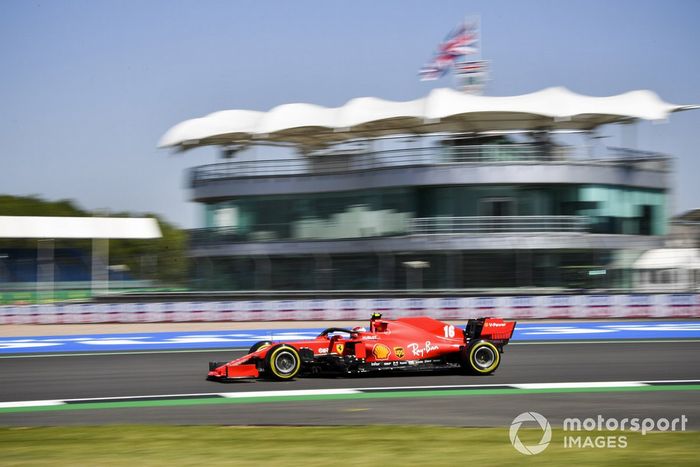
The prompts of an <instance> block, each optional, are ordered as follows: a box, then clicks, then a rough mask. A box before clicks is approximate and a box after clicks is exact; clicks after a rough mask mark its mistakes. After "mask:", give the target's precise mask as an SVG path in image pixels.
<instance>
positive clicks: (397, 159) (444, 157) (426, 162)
mask: <svg viewBox="0 0 700 467" xmlns="http://www.w3.org/2000/svg"><path fill="white" fill-rule="evenodd" d="M609 151H610V152H611V154H609V155H607V156H606V157H604V158H599V159H598V158H591V157H587V156H583V157H582V156H581V154H583V153H584V152H585V151H584V148H577V147H573V146H557V145H548V146H544V145H537V144H498V145H479V146H459V147H443V146H434V147H417V148H404V149H392V150H388V151H375V152H364V153H362V152H359V153H354V154H352V155H348V154H340V153H334V152H328V153H326V154H324V155H314V156H307V157H295V158H286V159H269V160H252V161H230V162H222V163H217V164H209V165H204V166H200V167H195V168H194V169H192V172H191V185H192V186H198V185H202V184H205V183H208V182H211V181H216V180H225V179H234V178H245V177H274V176H291V175H324V174H334V173H349V172H360V171H365V170H381V169H390V168H397V167H404V166H434V165H442V164H471V165H484V164H499V163H504V164H506V163H511V164H512V163H542V164H544V163H559V164H560V163H563V162H570V163H577V162H578V163H580V162H595V163H600V164H614V165H626V166H634V167H638V168H651V169H656V170H661V169H663V168H664V164H665V161H666V160H667V159H668V157H667V156H665V155H662V154H657V153H651V152H646V151H636V150H631V149H623V148H609ZM575 156H578V157H575Z"/></svg>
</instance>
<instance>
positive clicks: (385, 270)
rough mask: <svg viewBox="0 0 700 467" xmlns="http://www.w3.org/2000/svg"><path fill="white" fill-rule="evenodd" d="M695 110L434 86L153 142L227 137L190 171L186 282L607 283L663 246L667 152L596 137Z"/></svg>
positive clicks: (288, 285) (287, 108)
mask: <svg viewBox="0 0 700 467" xmlns="http://www.w3.org/2000/svg"><path fill="white" fill-rule="evenodd" d="M693 108H697V106H688V105H674V104H669V103H666V102H664V101H662V100H661V99H660V98H659V97H658V96H657V95H656V94H654V93H653V92H651V91H645V90H642V91H632V92H628V93H625V94H620V95H616V96H610V97H591V96H584V95H579V94H575V93H573V92H571V91H568V90H566V89H564V88H550V89H545V90H542V91H539V92H535V93H532V94H526V95H521V96H511V97H487V96H474V95H467V94H463V93H460V92H458V91H454V90H450V89H436V90H434V91H432V92H431V93H430V94H429V95H428V96H426V97H425V98H422V99H417V100H413V101H407V102H394V101H387V100H382V99H378V98H370V97H366V98H358V99H353V100H351V101H349V102H347V103H346V104H345V105H343V106H341V107H337V108H326V107H321V106H317V105H312V104H302V103H293V104H285V105H281V106H278V107H275V108H273V109H271V110H269V111H267V112H259V111H252V110H227V111H221V112H216V113H213V114H210V115H207V116H205V117H201V118H195V119H192V120H187V121H184V122H181V123H179V124H177V125H175V126H174V127H172V128H171V129H170V130H168V131H167V132H166V133H165V134H164V135H163V137H162V138H161V140H160V143H159V145H160V146H161V147H166V148H175V149H176V150H181V151H183V150H188V149H190V148H195V147H201V146H208V145H213V146H217V147H218V148H219V149H220V151H221V155H222V160H221V161H220V162H218V163H215V164H209V165H204V166H198V167H194V168H193V169H192V170H191V173H190V177H189V180H190V187H191V189H192V199H193V200H194V201H196V202H198V203H201V205H202V208H203V211H204V218H205V222H204V225H203V226H202V228H201V229H196V230H194V231H192V232H191V240H190V249H189V255H190V257H191V259H192V260H193V278H194V279H193V286H194V287H195V288H200V289H207V290H212V289H221V290H248V291H251V290H399V289H430V290H445V289H449V290H456V291H464V292H469V291H472V292H474V291H479V292H483V291H486V290H488V291H494V290H496V291H498V290H501V291H505V290H513V289H516V290H525V289H527V290H547V291H561V290H571V289H596V288H611V287H625V286H629V285H630V284H631V270H632V265H633V263H634V261H635V260H636V259H637V258H638V257H639V256H640V255H641V254H642V253H643V252H644V251H646V250H650V249H654V248H658V247H660V246H662V245H663V244H664V238H665V235H666V233H667V225H668V217H669V205H670V196H671V178H670V176H671V174H672V158H671V157H670V156H668V155H665V154H660V153H655V152H649V151H642V150H638V149H630V148H620V147H609V148H606V147H602V145H601V143H600V140H599V139H597V138H596V135H599V134H600V131H601V128H602V127H604V126H606V125H634V124H635V123H636V122H638V121H640V120H653V121H666V120H667V119H668V118H669V116H670V114H672V113H673V112H677V111H682V110H689V109H693ZM574 140H578V141H583V143H582V144H573V143H572V141H574ZM279 147H283V148H286V149H282V150H280V149H279ZM266 151H269V154H270V155H269V156H266V155H265V154H266ZM280 152H282V155H280Z"/></svg>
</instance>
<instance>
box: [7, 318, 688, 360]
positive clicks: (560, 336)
mask: <svg viewBox="0 0 700 467" xmlns="http://www.w3.org/2000/svg"><path fill="white" fill-rule="evenodd" d="M321 329H322V328H304V329H256V330H240V331H237V330H233V331H231V330H229V331H204V332H156V333H129V334H90V335H71V336H41V337H3V338H0V354H15V353H62V352H105V351H109V352H114V351H144V350H184V349H245V348H248V347H249V346H250V345H252V344H253V343H255V342H258V341H261V340H276V341H283V340H301V339H309V338H313V337H315V336H316V335H317V334H318V333H319V332H320V331H321ZM616 339H645V340H646V339H700V321H636V322H635V321H617V322H610V321H606V322H576V323H548V324H540V323H520V324H518V325H517V327H516V329H515V334H514V336H513V342H524V341H563V340H616Z"/></svg>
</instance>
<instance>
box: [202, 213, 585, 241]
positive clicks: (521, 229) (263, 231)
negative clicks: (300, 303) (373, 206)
mask: <svg viewBox="0 0 700 467" xmlns="http://www.w3.org/2000/svg"><path fill="white" fill-rule="evenodd" d="M588 230H589V220H588V218H587V217H585V216H473V217H423V218H414V219H411V220H410V223H409V224H408V225H407V226H406V228H405V230H402V231H397V232H394V233H392V234H386V235H379V234H376V233H372V232H373V231H374V230H373V229H370V230H368V231H367V232H368V233H366V234H362V235H359V236H358V235H357V234H356V233H355V234H353V235H347V236H344V235H343V234H342V233H340V234H339V235H338V236H337V237H333V238H329V237H326V236H324V237H318V238H312V237H308V236H306V237H303V238H302V237H296V236H294V235H293V233H292V230H290V229H289V225H288V224H264V225H257V226H255V230H252V231H247V232H242V231H238V230H236V229H234V228H221V227H220V228H206V229H193V230H189V231H188V233H189V238H190V243H191V245H192V246H206V245H221V244H227V243H243V242H270V241H292V242H305V241H319V240H349V239H353V238H372V237H376V238H378V237H390V236H404V235H470V234H471V235H477V234H490V233H508V234H526V233H547V232H559V233H564V232H567V233H572V232H573V233H584V232H587V231H588Z"/></svg>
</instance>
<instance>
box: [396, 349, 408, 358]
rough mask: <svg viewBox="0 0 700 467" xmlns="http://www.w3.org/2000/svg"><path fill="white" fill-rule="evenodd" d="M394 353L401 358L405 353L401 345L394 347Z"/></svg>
mask: <svg viewBox="0 0 700 467" xmlns="http://www.w3.org/2000/svg"><path fill="white" fill-rule="evenodd" d="M394 355H396V356H397V357H398V358H403V357H404V356H405V355H406V353H405V352H404V351H403V347H394Z"/></svg>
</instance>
